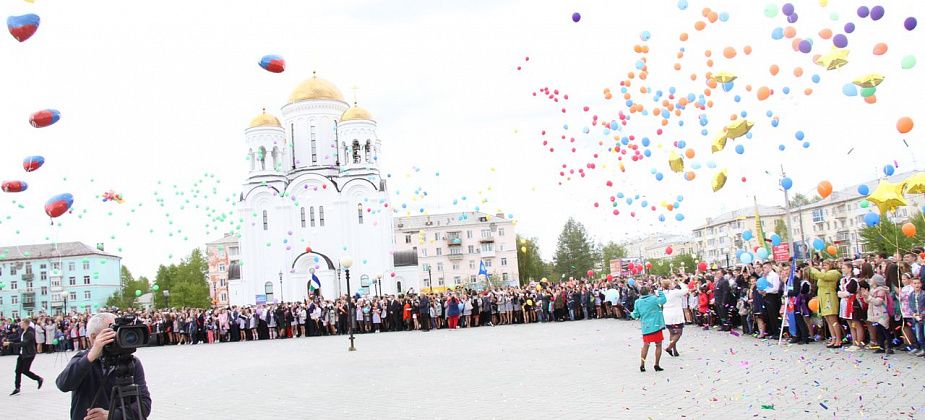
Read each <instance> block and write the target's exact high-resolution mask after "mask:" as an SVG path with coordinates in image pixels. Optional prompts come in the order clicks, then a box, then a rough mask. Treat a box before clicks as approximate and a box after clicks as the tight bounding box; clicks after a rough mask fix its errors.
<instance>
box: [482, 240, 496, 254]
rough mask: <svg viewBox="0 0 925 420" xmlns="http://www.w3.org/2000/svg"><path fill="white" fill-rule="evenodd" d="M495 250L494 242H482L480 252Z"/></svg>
mask: <svg viewBox="0 0 925 420" xmlns="http://www.w3.org/2000/svg"><path fill="white" fill-rule="evenodd" d="M494 250H495V244H494V243H492V242H485V243H483V244H482V252H491V251H494Z"/></svg>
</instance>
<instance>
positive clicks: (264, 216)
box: [263, 210, 267, 230]
mask: <svg viewBox="0 0 925 420" xmlns="http://www.w3.org/2000/svg"><path fill="white" fill-rule="evenodd" d="M263 230H267V211H266V210H264V211H263Z"/></svg>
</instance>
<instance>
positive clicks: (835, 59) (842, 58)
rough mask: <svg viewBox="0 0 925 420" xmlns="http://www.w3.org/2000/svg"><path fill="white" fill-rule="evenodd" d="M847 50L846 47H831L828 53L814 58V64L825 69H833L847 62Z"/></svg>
mask: <svg viewBox="0 0 925 420" xmlns="http://www.w3.org/2000/svg"><path fill="white" fill-rule="evenodd" d="M848 52H849V51H848V50H846V49H838V48H833V49H832V51H831V52H829V53H828V54H826V55H823V56H820V57H819V58H818V59H816V64H818V65H820V66H822V67H825V69H826V70H835V69H837V68H839V67H841V66H844V65H845V64H848Z"/></svg>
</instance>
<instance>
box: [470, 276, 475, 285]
mask: <svg viewBox="0 0 925 420" xmlns="http://www.w3.org/2000/svg"><path fill="white" fill-rule="evenodd" d="M469 283H475V274H473V275H471V276H469Z"/></svg>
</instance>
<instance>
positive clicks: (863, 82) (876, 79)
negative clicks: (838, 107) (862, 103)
mask: <svg viewBox="0 0 925 420" xmlns="http://www.w3.org/2000/svg"><path fill="white" fill-rule="evenodd" d="M883 79H885V77H884V76H883V75H882V74H880V73H868V74H865V75H864V76H861V77H859V78H857V79H854V80H852V81H851V83H854V84H856V85H858V86H860V87H862V88H873V87H877V86H879V85H880V83H883ZM874 92H876V91H874ZM862 93H863V91H862ZM871 94H873V92H871Z"/></svg>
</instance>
